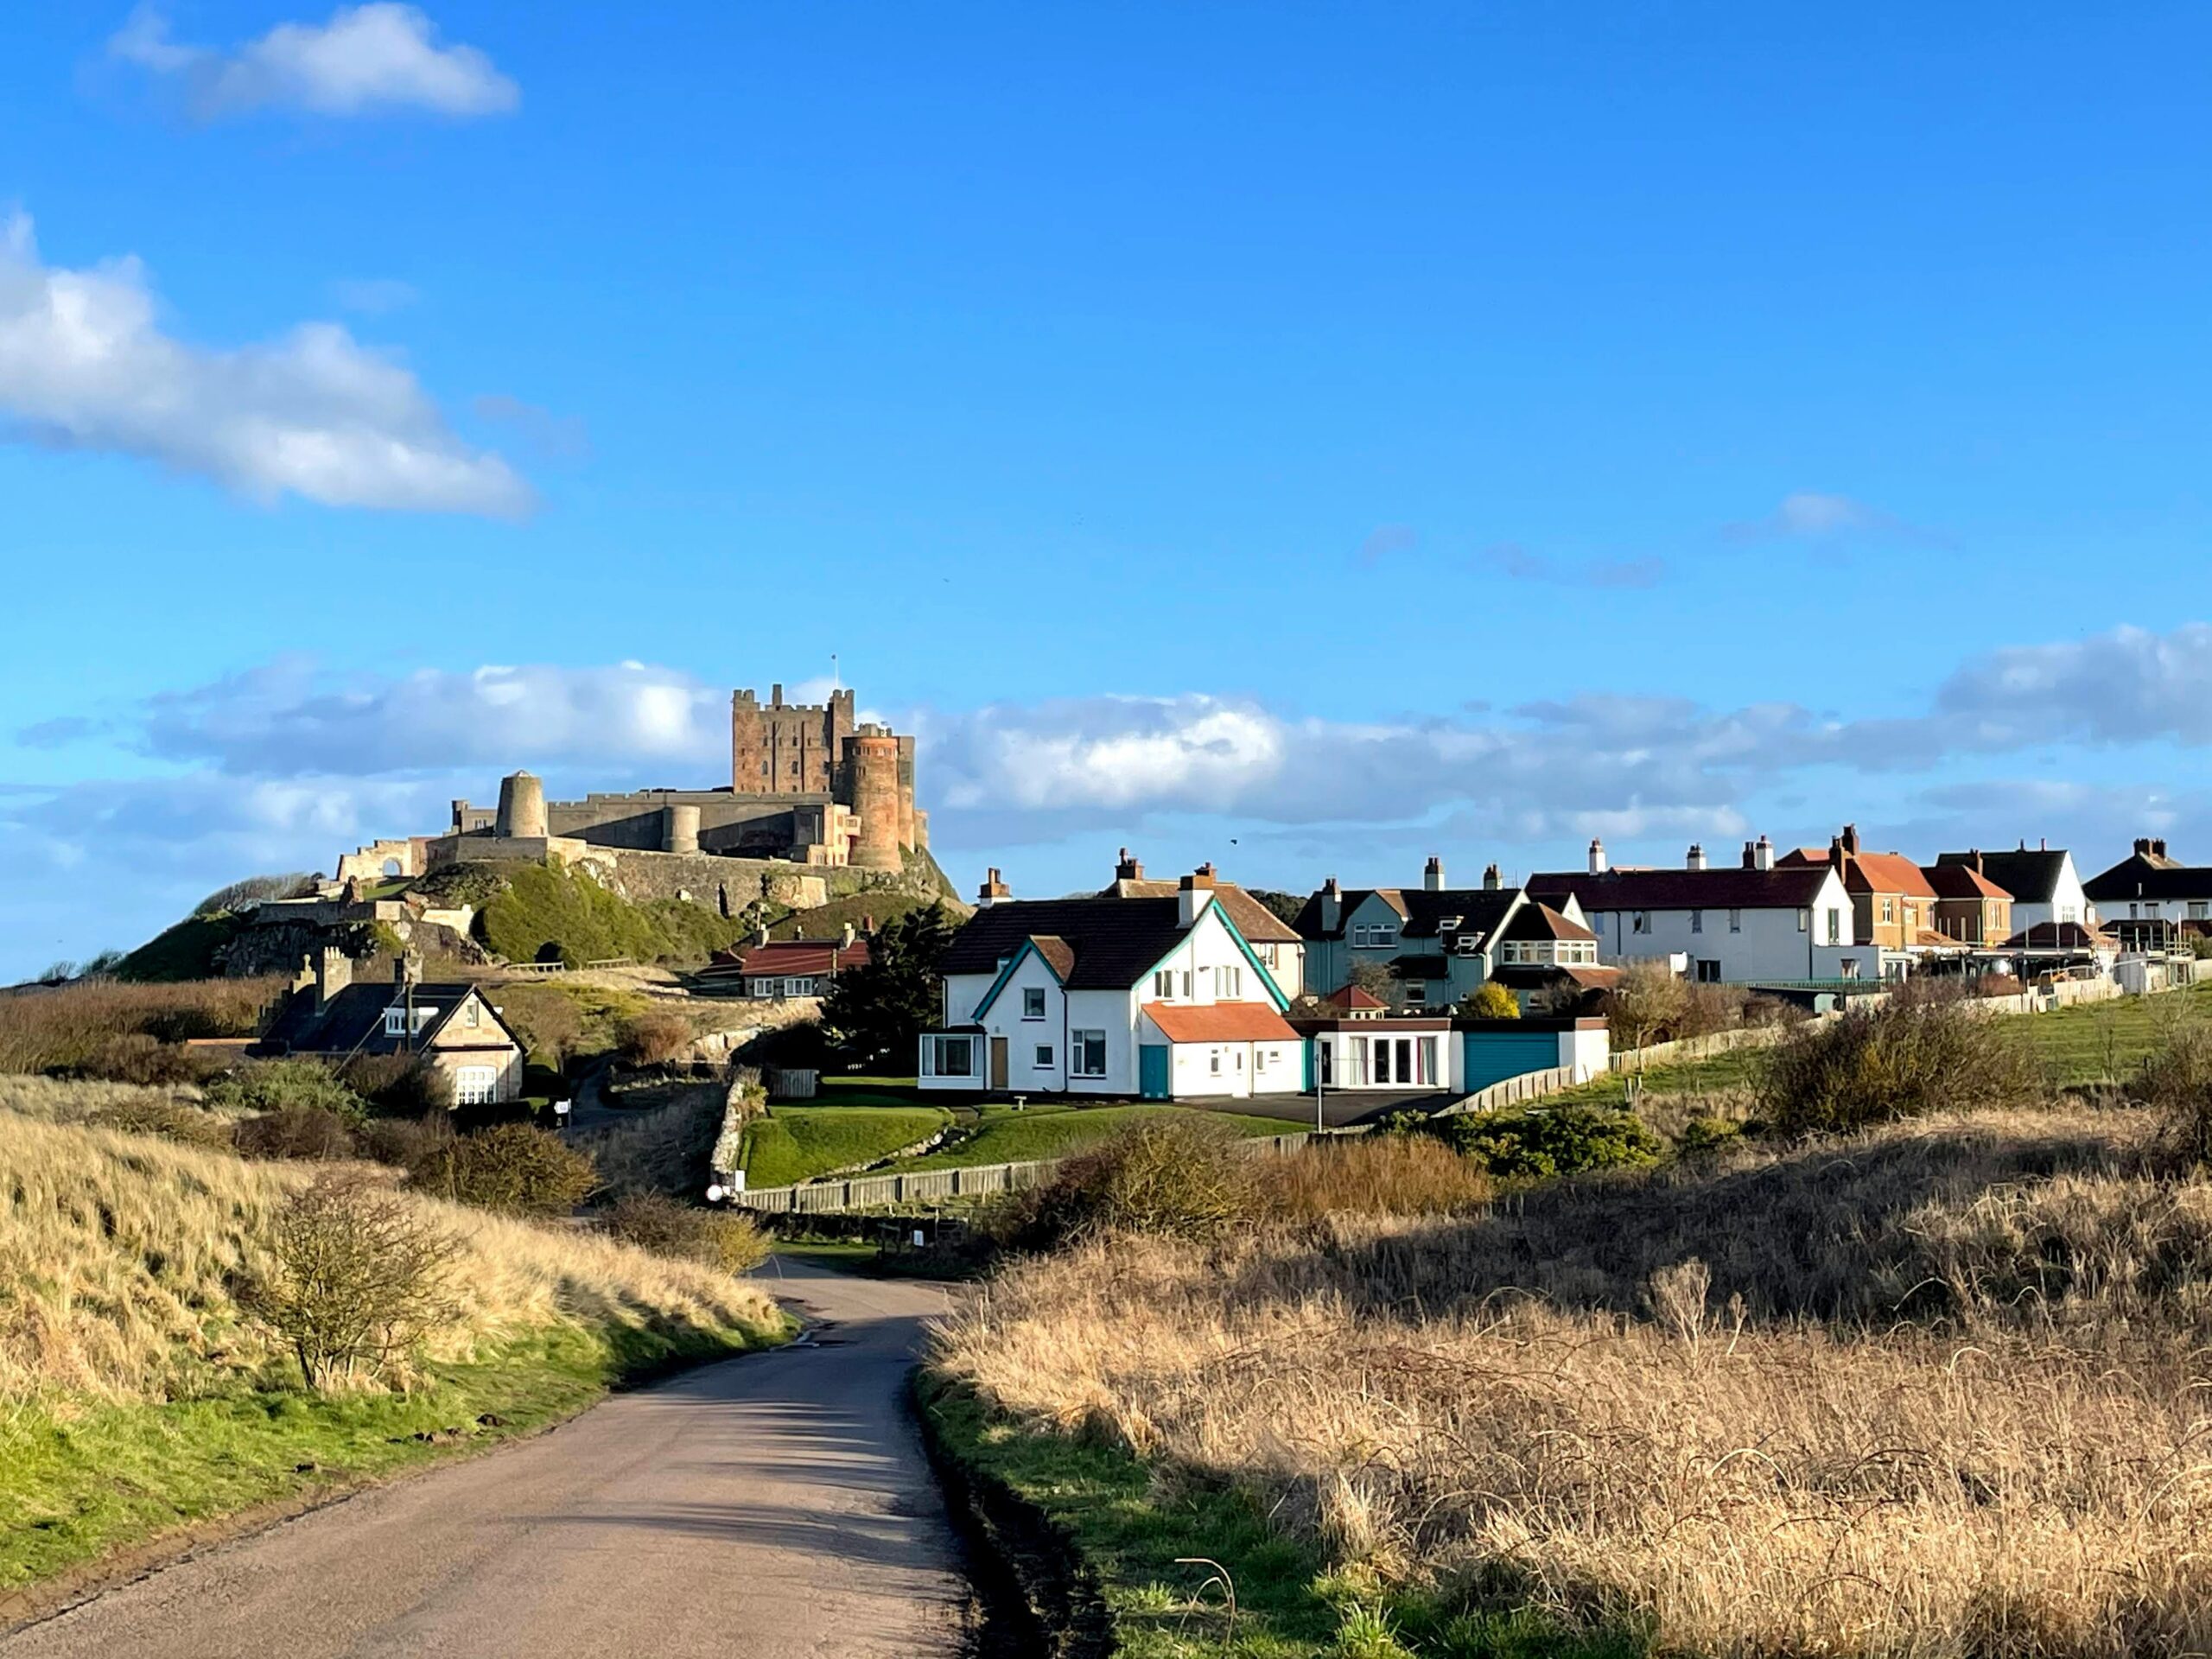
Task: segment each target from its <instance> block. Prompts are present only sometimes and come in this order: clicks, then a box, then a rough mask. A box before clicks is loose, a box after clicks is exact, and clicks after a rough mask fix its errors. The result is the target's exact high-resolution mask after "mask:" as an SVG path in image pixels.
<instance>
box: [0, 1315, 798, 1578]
mask: <svg viewBox="0 0 2212 1659" xmlns="http://www.w3.org/2000/svg"><path fill="white" fill-rule="evenodd" d="M773 1334H774V1335H775V1338H776V1339H780V1333H773ZM771 1335H772V1333H768V1332H751V1333H748V1332H729V1333H728V1335H727V1337H724V1338H705V1339H702V1340H700V1341H698V1342H696V1343H692V1344H689V1345H686V1346H683V1347H679V1346H677V1344H674V1343H672V1342H671V1340H670V1339H669V1338H666V1337H664V1336H661V1335H658V1334H654V1333H650V1332H620V1333H619V1340H612V1341H611V1340H610V1339H609V1338H608V1337H607V1336H604V1335H601V1334H597V1333H588V1332H582V1331H579V1330H575V1329H573V1328H563V1329H559V1330H555V1331H550V1332H541V1333H539V1334H537V1335H536V1336H534V1337H531V1338H525V1339H523V1340H520V1341H517V1342H514V1343H512V1344H508V1345H506V1346H505V1348H503V1349H500V1350H498V1351H492V1352H487V1353H486V1354H485V1355H484V1356H483V1357H481V1358H480V1359H479V1360H478V1361H476V1362H474V1363H467V1364H463V1363H451V1364H444V1365H439V1366H435V1367H434V1368H432V1370H431V1375H430V1377H429V1381H428V1382H427V1383H424V1384H423V1386H421V1387H419V1388H417V1389H414V1390H413V1391H411V1392H409V1393H404V1394H400V1393H393V1392H390V1391H387V1390H384V1389H362V1390H359V1391H358V1392H349V1393H334V1394H328V1395H317V1394H310V1393H308V1392H306V1391H304V1390H297V1391H295V1390H264V1391H251V1392H248V1391H239V1392H237V1393H232V1394H226V1395H218V1396H214V1397H211V1398H203V1399H197V1400H187V1401H180V1402H175V1403H170V1404H163V1405H105V1404H85V1403H73V1404H72V1405H71V1406H70V1407H69V1408H68V1409H67V1412H66V1413H58V1412H56V1411H54V1410H53V1409H52V1408H48V1407H47V1406H44V1405H39V1404H33V1405H25V1406H19V1407H17V1408H14V1409H11V1410H10V1411H9V1412H7V1413H6V1414H0V1597H4V1596H5V1595H6V1593H7V1592H10V1591H11V1590H17V1589H21V1588H22V1587H23V1586H26V1585H29V1584H32V1583H35V1582H36V1581H37V1580H41V1579H44V1578H48V1577H51V1576H52V1575H53V1574H54V1573H59V1572H61V1571H63V1570H65V1569H67V1568H69V1567H76V1566H79V1565H80V1564H82V1563H84V1562H86V1561H89V1560H95V1559H97V1558H98V1557H99V1556H100V1555H102V1554H106V1553H108V1552H109V1551H111V1550H115V1549H118V1548H123V1547H124V1546H126V1545H130V1544H134V1543H137V1542H140V1541H143V1540H146V1539H149V1538H154V1537H156V1536H158V1535H161V1534H162V1533H165V1532H169V1531H173V1530H175V1529H178V1528H181V1527H187V1526H189V1525H191V1524H193V1523H194V1522H203V1521H207V1520H210V1519H213V1518H215V1517H219V1516H224V1515H227V1514H230V1513H232V1512H233V1511H235V1510H242V1509H246V1508H249V1507H251V1506H253V1505H255V1504H259V1503H270V1502H272V1501H276V1500H281V1499H285V1498H296V1497H311V1496H313V1495H314V1494H315V1493H316V1492H319V1491H326V1490H328V1489H330V1488H333V1487H335V1486H340V1485H344V1484H348V1483H350V1482H353V1481H357V1480H360V1479H363V1478H372V1477H375V1476H379V1475H384V1474H387V1473H390V1472H392V1471H397V1470H399V1469H401V1468H403V1467H404V1466H406V1465H410V1464H420V1463H427V1462H429V1461H431V1460H432V1459H439V1458H446V1457H451V1456H454V1455H456V1454H458V1453H461V1452H465V1451H467V1449H469V1448H470V1447H481V1446H488V1445H492V1444H495V1443H497V1442H498V1441H499V1440H506V1439H510V1438H512V1436H514V1435H517V1434H520V1433H527V1432H529V1431H530V1430H531V1429H534V1428H539V1427H543V1426H544V1425H545V1424H547V1423H550V1422H554V1421H558V1420H559V1419H561V1418H563V1417H567V1416H570V1415H572V1414H575V1413H576V1412H579V1411H581V1410H582V1409H583V1408H585V1407H586V1406H588V1405H590V1404H592V1403H593V1402H594V1401H596V1400H598V1399H599V1398H600V1397H601V1395H604V1394H605V1393H606V1392H607V1389H610V1388H613V1387H616V1386H619V1385H620V1384H622V1383H626V1382H632V1381H637V1380H640V1379H642V1378H643V1377H645V1376H651V1375H652V1373H653V1372H655V1371H657V1370H664V1369H666V1368H667V1367H668V1366H669V1365H670V1364H671V1363H680V1362H684V1361H691V1360H702V1359H719V1358H722V1357H726V1356H728V1355H729V1354H733V1353H738V1352H741V1351H744V1350H745V1349H746V1348H747V1347H748V1346H758V1345H760V1343H762V1342H763V1341H766V1340H768V1339H770V1338H771ZM448 1431H449V1432H448ZM417 1435H420V1436H423V1438H422V1439H419V1440H418V1439H417V1438H416V1436H417Z"/></svg>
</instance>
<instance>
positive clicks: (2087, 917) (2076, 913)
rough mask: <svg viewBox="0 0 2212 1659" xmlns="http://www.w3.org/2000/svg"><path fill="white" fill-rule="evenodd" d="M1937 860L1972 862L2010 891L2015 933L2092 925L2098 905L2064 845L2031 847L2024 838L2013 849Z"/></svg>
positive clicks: (1941, 856) (1942, 862) (1942, 855)
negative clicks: (2055, 926) (2060, 925)
mask: <svg viewBox="0 0 2212 1659" xmlns="http://www.w3.org/2000/svg"><path fill="white" fill-rule="evenodd" d="M1936 864H1937V865H1938V866H1942V865H1945V864H1966V865H1970V866H1972V867H1973V868H1975V869H1978V870H1980V872H1981V874H1983V875H1984V876H1986V877H1987V878H1988V879H1989V880H1992V881H1994V882H1995V883H1996V884H1997V885H1998V886H1999V887H2002V888H2004V889H2005V892H2007V893H2011V894H2012V931H2014V932H2016V933H2023V932H2025V931H2027V930H2028V929H2030V928H2031V927H2037V928H2039V927H2048V926H2050V925H2052V924H2054V923H2065V922H2074V923H2078V924H2079V925H2082V927H2084V928H2090V927H2094V925H2096V921H2097V912H2096V908H2095V906H2094V905H2093V904H2092V903H2091V902H2090V899H2089V895H2088V893H2087V892H2086V891H2085V890H2084V888H2083V887H2082V877H2081V874H2080V873H2079V872H2078V871H2076V870H2075V868H2074V855H2073V854H2071V853H2069V852H2068V851H2067V850H2066V849H2063V848H2060V849H2057V850H2056V851H2054V850H2052V849H2051V847H2050V844H2049V843H2048V842H2046V843H2045V844H2044V845H2043V846H2041V847H2036V848H2031V847H2030V846H2029V845H2028V844H2027V842H2021V843H2020V846H2019V849H2018V851H2017V852H2010V853H1971V852H1968V853H1940V854H1938V855H1936Z"/></svg>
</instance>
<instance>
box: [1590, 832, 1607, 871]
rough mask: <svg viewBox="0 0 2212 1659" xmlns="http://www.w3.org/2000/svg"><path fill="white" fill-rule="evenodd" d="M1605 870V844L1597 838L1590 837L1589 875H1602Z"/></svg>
mask: <svg viewBox="0 0 2212 1659" xmlns="http://www.w3.org/2000/svg"><path fill="white" fill-rule="evenodd" d="M1590 874H1592V875H1602V874H1605V842H1603V841H1601V840H1599V838H1598V837H1597V836H1591V837H1590Z"/></svg>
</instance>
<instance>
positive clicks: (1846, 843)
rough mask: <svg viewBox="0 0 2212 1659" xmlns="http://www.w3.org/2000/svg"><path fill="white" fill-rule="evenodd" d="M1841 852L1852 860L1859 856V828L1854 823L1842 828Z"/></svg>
mask: <svg viewBox="0 0 2212 1659" xmlns="http://www.w3.org/2000/svg"><path fill="white" fill-rule="evenodd" d="M1843 850H1844V851H1845V852H1847V853H1849V854H1850V855H1852V856H1853V858H1856V857H1857V856H1858V855H1859V826H1858V825H1857V824H1855V823H1847V824H1845V825H1844V826H1843Z"/></svg>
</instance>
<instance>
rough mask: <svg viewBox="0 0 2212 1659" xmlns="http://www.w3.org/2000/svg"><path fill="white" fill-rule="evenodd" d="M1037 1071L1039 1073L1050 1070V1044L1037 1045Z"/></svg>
mask: <svg viewBox="0 0 2212 1659" xmlns="http://www.w3.org/2000/svg"><path fill="white" fill-rule="evenodd" d="M1037 1069H1038V1070H1039V1071H1051V1070H1052V1045H1051V1044H1050V1043H1039V1044H1038V1045H1037Z"/></svg>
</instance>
